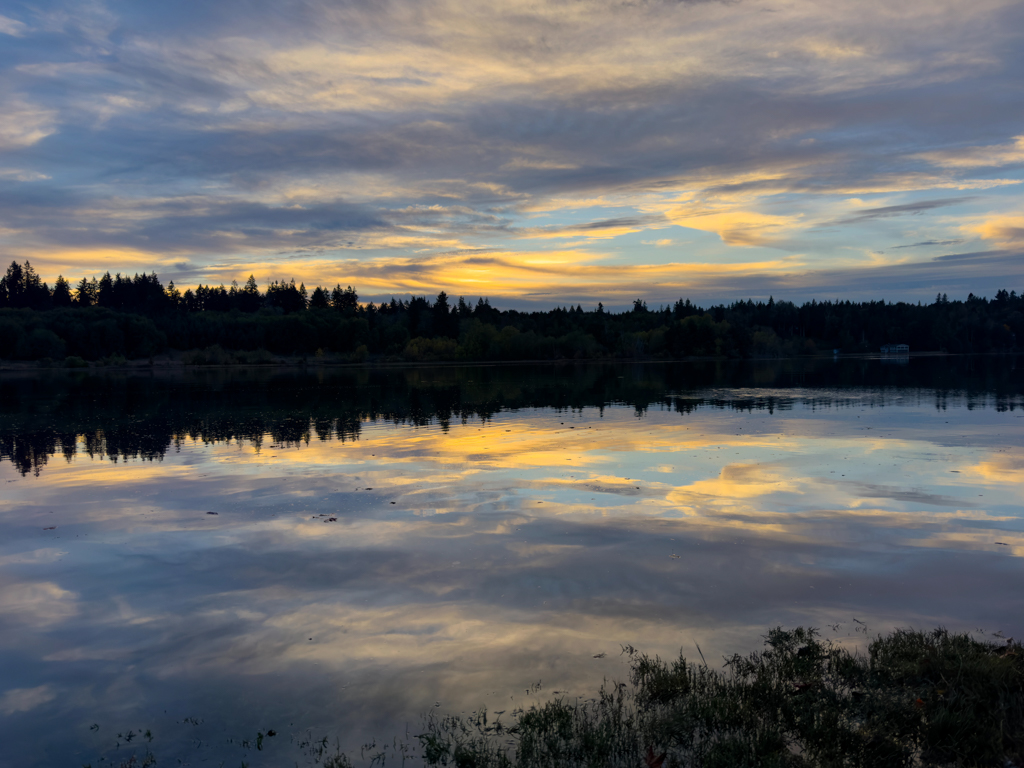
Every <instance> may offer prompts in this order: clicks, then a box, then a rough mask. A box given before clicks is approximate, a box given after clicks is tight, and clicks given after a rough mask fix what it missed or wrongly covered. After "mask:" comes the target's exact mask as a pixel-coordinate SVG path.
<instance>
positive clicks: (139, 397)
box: [0, 359, 1024, 766]
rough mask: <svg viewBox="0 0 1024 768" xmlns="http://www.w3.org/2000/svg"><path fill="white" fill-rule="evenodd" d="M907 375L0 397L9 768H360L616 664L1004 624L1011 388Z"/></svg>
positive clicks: (1011, 576) (3, 669)
mask: <svg viewBox="0 0 1024 768" xmlns="http://www.w3.org/2000/svg"><path fill="white" fill-rule="evenodd" d="M830 362H831V361H830ZM918 362H919V361H918V360H916V359H915V360H912V361H911V364H910V365H909V366H900V367H899V368H898V369H897V368H896V367H887V368H885V369H882V366H881V365H877V366H875V368H877V369H878V370H877V371H876V370H874V369H872V368H871V366H870V365H866V366H862V367H861V369H860V371H861V373H859V374H858V376H859V379H857V380H859V381H861V384H854V383H853V380H854V379H855V378H856V377H854V376H853V374H851V373H850V372H849V371H845V372H844V371H840V372H839V373H838V374H836V376H838V377H839V379H841V380H827V377H826V376H825V374H822V373H817V372H815V371H814V370H812V371H810V373H809V372H808V371H807V370H800V369H798V368H796V367H792V368H790V369H789V371H788V373H787V372H786V369H785V366H780V367H779V368H778V369H774V373H773V374H771V372H770V371H768V372H766V371H764V370H760V369H754V370H753V371H748V373H750V376H749V377H748V378H747V379H743V377H742V376H740V375H739V374H736V373H735V372H730V371H728V370H726V369H719V370H718V371H717V372H714V373H713V375H711V374H708V375H707V376H705V379H703V380H701V379H700V376H701V375H704V374H700V370H704V369H700V370H698V372H697V373H694V372H693V371H688V370H687V369H686V368H685V367H674V368H669V367H662V369H661V370H660V372H659V371H658V370H657V368H656V367H654V366H640V367H638V368H625V369H624V368H621V367H619V368H616V367H614V366H605V367H601V368H598V369H589V368H569V369H561V370H555V369H530V370H526V371H519V372H518V373H519V377H518V378H517V373H516V369H512V368H502V369H486V368H465V369H441V370H434V371H431V370H423V369H421V370H416V371H397V372H385V373H372V372H366V371H361V372H346V373H337V374H327V373H322V372H321V373H317V372H311V373H309V374H287V375H284V374H244V375H241V376H239V375H238V374H230V375H225V374H219V375H216V376H213V377H212V378H211V379H208V378H206V377H204V376H195V377H188V378H184V379H181V380H173V379H172V380H161V379H158V378H153V379H143V380H138V381H136V380H133V379H130V378H125V377H116V376H115V377H85V378H81V379H75V380H72V381H64V380H50V381H46V382H39V381H35V382H32V383H31V386H30V385H27V384H26V383H25V382H24V381H20V380H15V381H6V382H4V383H3V385H2V387H4V390H3V391H4V393H5V394H11V393H13V394H14V395H16V397H17V400H16V402H17V407H14V406H12V405H11V403H12V402H14V401H12V400H9V399H6V397H5V399H4V408H5V409H6V410H5V412H4V417H3V422H2V425H3V428H2V430H0V433H2V436H3V440H4V441H6V442H4V443H3V445H4V450H5V451H6V453H5V456H6V457H9V458H10V459H11V461H9V462H3V463H0V482H3V486H2V487H3V488H4V491H5V493H4V494H3V496H2V497H0V529H2V531H3V536H2V537H0V542H2V543H0V578H2V579H3V588H2V590H0V648H2V649H3V653H2V654H0V679H2V680H3V681H4V689H3V690H0V730H2V731H3V732H4V733H5V734H7V735H8V736H7V737H5V738H4V743H5V744H13V747H12V748H11V749H10V751H9V752H8V753H7V754H5V755H3V756H0V765H8V764H9V765H12V766H13V765H32V764H39V765H43V764H48V763H55V762H59V763H65V762H67V759H68V756H69V755H73V756H74V755H76V753H77V756H78V757H81V758H82V760H83V762H84V761H86V760H88V759H91V757H92V753H91V752H90V750H91V749H93V748H94V745H93V744H92V742H90V739H92V738H99V737H98V736H94V734H92V733H91V732H90V731H89V726H90V725H91V724H92V723H93V722H100V723H101V724H102V725H101V727H102V728H127V727H139V726H144V727H149V728H153V729H154V730H156V732H157V733H158V735H159V736H160V737H161V739H162V740H163V742H162V743H164V744H166V745H167V746H166V749H167V750H168V752H169V753H173V754H176V755H186V757H187V755H189V754H191V755H196V754H199V753H197V752H195V750H196V749H197V747H196V745H195V741H196V739H198V740H199V741H200V742H202V743H203V744H205V746H203V747H202V748H201V754H202V755H203V756H205V757H208V758H209V759H214V758H217V759H220V758H222V757H223V758H225V759H228V758H230V759H232V760H235V759H236V758H237V757H238V756H239V755H240V753H239V752H238V749H239V748H238V746H237V745H232V744H228V742H227V739H229V738H231V737H234V736H242V735H246V734H249V735H252V734H254V733H255V731H256V729H258V728H262V729H266V728H275V729H276V730H277V731H278V732H280V733H281V734H283V735H284V734H294V733H298V732H299V731H300V730H302V729H304V728H312V729H314V730H315V731H317V732H320V731H321V730H322V731H324V732H328V731H330V732H332V733H336V734H337V735H338V736H339V738H341V739H342V740H344V741H345V742H346V746H348V747H356V748H358V746H359V744H361V743H362V742H363V740H365V738H366V737H367V736H370V735H378V736H381V735H385V736H390V735H393V734H396V733H401V732H402V731H404V729H405V725H406V723H410V725H411V727H412V728H413V732H415V725H416V723H417V721H418V716H419V714H420V713H422V712H424V711H426V710H428V709H431V708H434V707H435V704H440V707H438V708H437V709H439V710H441V711H459V710H461V709H465V708H467V707H472V706H477V705H480V704H486V705H488V706H489V707H490V709H491V710H492V711H493V710H498V709H504V708H507V707H508V706H509V705H510V704H517V703H522V702H523V701H526V700H529V699H530V695H528V694H527V693H526V688H527V687H528V686H529V685H530V684H531V683H534V682H536V681H537V680H543V681H544V686H545V687H544V690H543V691H541V692H540V694H539V695H541V696H544V695H549V694H550V693H551V692H553V691H556V690H557V691H568V692H570V693H589V692H590V691H592V690H593V688H594V686H595V685H596V684H598V683H599V682H600V679H601V678H602V676H604V675H608V676H610V677H614V676H616V675H620V674H621V673H622V670H623V667H622V662H621V659H620V658H619V656H618V651H619V645H620V644H623V643H631V644H633V645H635V646H637V647H641V648H644V649H647V650H650V651H653V652H660V653H663V654H674V653H675V652H677V651H678V649H679V648H680V647H683V648H684V650H685V651H686V652H687V653H691V654H692V653H695V651H694V650H693V644H694V642H699V643H700V645H701V648H702V649H703V650H704V652H705V655H706V656H708V658H709V660H710V659H712V658H713V657H714V656H713V655H714V654H723V653H727V652H732V651H745V650H748V649H749V648H751V647H752V646H753V645H754V644H756V642H757V636H758V635H759V633H761V632H762V631H763V630H764V629H765V628H766V627H767V626H769V625H776V624H780V623H782V624H795V623H812V624H815V625H817V626H825V625H827V624H831V623H835V622H838V623H841V624H842V627H840V628H839V629H837V630H835V631H834V634H836V636H839V637H848V638H849V639H850V641H851V642H861V643H863V642H864V636H863V635H861V634H857V633H856V632H855V631H854V630H855V629H856V628H857V627H858V626H859V625H857V624H855V623H854V622H853V619H854V618H856V619H858V620H860V621H863V622H866V623H868V625H869V626H870V627H871V629H872V630H873V631H874V630H878V631H882V630H884V629H886V628H888V627H890V626H892V625H896V624H899V625H906V624H915V625H917V626H929V625H935V624H937V623H942V624H946V625H948V626H950V627H955V628H968V629H974V628H975V627H981V628H984V629H987V630H989V631H995V630H1003V631H1005V632H1007V633H1008V634H1013V633H1015V632H1021V631H1024V626H1020V622H1021V619H1020V617H1021V616H1022V615H1024V612H1022V610H1021V609H1022V608H1024V604H1022V603H1024V599H1022V598H1021V595H1020V589H1019V584H1020V582H1021V576H1022V575H1024V568H1022V563H1024V560H1021V555H1024V524H1022V514H1021V513H1022V508H1021V504H1020V494H1019V487H1020V481H1021V479H1022V475H1024V421H1022V419H1021V417H1022V416H1024V412H1022V411H1021V410H1020V403H1021V392H1020V390H1019V386H1020V385H1019V384H1017V383H1016V379H1014V378H1012V377H1011V378H1006V377H1003V376H1002V374H1001V373H1000V371H1001V370H1002V369H1001V368H999V367H998V366H996V365H994V364H993V362H992V359H988V360H987V361H986V360H982V361H980V362H978V361H975V362H976V367H975V368H972V369H971V370H973V371H974V373H973V374H972V375H971V376H965V377H964V378H963V380H962V381H960V382H959V386H954V384H956V383H957V382H955V381H954V380H952V379H951V378H949V377H948V376H947V378H946V382H947V386H946V388H944V389H936V388H935V387H924V386H911V385H908V386H905V387H899V386H895V385H894V384H893V383H892V382H889V381H888V380H887V378H886V377H888V376H890V375H894V374H892V373H891V372H892V371H895V375H899V376H907V377H911V378H912V380H914V381H917V380H916V379H913V377H915V376H919V377H923V374H920V372H919V371H916V370H915V366H916V365H917V363H918ZM961 362H963V361H961ZM858 364H859V363H858ZM963 364H964V365H966V363H963ZM1003 365H1004V367H1007V368H1008V367H1009V365H1007V364H1006V361H1003ZM722 370H726V373H722ZM879 371H880V372H879ZM979 371H980V372H979ZM706 373H707V372H706V370H705V374H706ZM947 373H948V372H947ZM755 374H756V375H755ZM769 374H771V375H769ZM944 375H945V374H944ZM972 376H973V378H972ZM620 377H621V378H620ZM730 377H731V378H730ZM787 377H788V378H787ZM809 377H810V378H812V379H815V377H817V379H815V380H821V381H819V383H820V384H821V386H820V387H814V386H808V381H807V379H808V378H809ZM873 377H875V378H873ZM822 379H824V380H822ZM702 381H703V383H701V382H702ZM758 381H760V382H761V383H764V384H765V386H755V385H756V384H757V382H758ZM971 382H973V384H972V383H971ZM730 384H732V385H733V386H730ZM786 384H789V385H790V386H786ZM1015 387H1016V388H1015ZM229 406H230V407H229ZM442 417H443V418H442ZM318 425H319V426H318ZM338 425H341V427H340V428H339V426H338ZM97 435H98V437H97ZM339 435H340V438H343V439H339ZM47 436H49V437H47ZM47 439H50V440H52V441H53V442H52V446H53V447H54V448H53V449H51V448H50V447H48V445H51V444H48V443H46V442H45V440H47ZM90 441H91V442H90ZM18 446H28V447H27V448H25V449H24V450H22V452H21V453H18V450H20V449H19V448H18ZM54 451H56V453H57V454H61V453H63V454H64V455H66V456H68V457H70V460H68V461H64V460H60V461H50V462H49V463H46V461H45V459H46V457H48V456H51V455H53V453H54ZM111 459H116V461H114V460H111ZM213 513H215V514H213ZM602 653H604V654H607V655H606V656H604V657H600V658H595V657H596V656H600V654H602ZM531 695H533V694H531ZM513 697H514V698H513ZM185 717H190V718H191V717H195V718H197V719H198V720H202V721H203V723H202V725H198V726H196V725H191V724H184V723H183V719H184V718H185ZM250 731H251V733H250ZM43 734H47V736H46V738H43ZM271 747H272V748H271ZM189 750H193V751H192V752H190V751H189ZM268 750H269V751H268V752H263V753H260V754H259V755H257V756H256V760H255V762H254V763H253V764H254V765H259V764H261V763H260V762H259V760H260V759H267V760H268V761H269V762H267V763H266V764H277V763H275V762H274V761H275V760H276V761H278V762H280V761H281V760H282V759H285V760H288V761H293V760H294V759H296V755H295V754H293V752H294V750H295V747H294V745H290V744H287V743H286V742H285V740H284V739H283V738H282V739H281V741H280V742H276V743H275V744H273V745H271V746H268ZM274 750H276V752H275V751H274ZM289 750H292V752H289ZM252 758H253V756H249V757H247V758H246V759H247V760H250V759H252ZM75 759H77V757H76V758H75ZM4 760H6V761H7V762H6V763H4V762H3V761H4Z"/></svg>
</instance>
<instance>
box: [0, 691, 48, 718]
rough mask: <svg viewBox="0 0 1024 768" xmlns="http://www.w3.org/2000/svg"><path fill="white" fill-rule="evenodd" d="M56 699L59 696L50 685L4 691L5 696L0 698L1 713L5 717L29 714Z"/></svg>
mask: <svg viewBox="0 0 1024 768" xmlns="http://www.w3.org/2000/svg"><path fill="white" fill-rule="evenodd" d="M55 698H57V694H56V692H55V691H54V690H53V688H52V687H51V686H49V685H40V686H37V687H35V688H11V689H9V690H7V691H4V694H3V696H0V712H2V713H3V714H5V715H13V714H14V713H16V712H29V711H30V710H33V709H35V708H36V707H39V706H42V705H43V704H46V703H47V702H48V701H53V700H54V699H55Z"/></svg>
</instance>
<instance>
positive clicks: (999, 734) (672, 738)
mask: <svg viewBox="0 0 1024 768" xmlns="http://www.w3.org/2000/svg"><path fill="white" fill-rule="evenodd" d="M624 650H625V651H626V652H628V653H629V654H630V656H631V668H630V669H631V671H630V679H629V682H628V683H619V684H614V683H613V684H609V683H607V682H606V683H605V685H604V686H603V687H602V688H601V690H600V692H599V693H598V696H597V697H596V698H594V699H591V700H588V701H585V702H579V701H568V700H564V699H556V700H554V701H551V702H549V703H547V704H545V705H544V706H541V707H534V708H531V709H527V710H518V711H516V712H514V713H512V719H511V721H509V722H508V723H503V722H501V720H500V719H498V720H495V719H493V718H491V717H489V716H488V713H487V712H486V711H485V710H481V711H480V712H476V713H473V714H472V715H471V716H469V717H466V718H462V717H453V716H448V717H431V718H429V719H428V720H427V722H426V727H425V730H424V732H423V733H422V734H420V735H419V737H418V739H419V741H420V745H421V748H422V750H423V760H424V762H425V763H426V764H427V765H429V766H453V768H542V767H543V768H548V767H550V768H555V767H556V766H558V767H561V766H581V767H583V766H586V767H587V768H614V767H616V766H623V767H624V768H625V767H626V766H628V768H638V767H641V768H643V767H645V766H646V767H648V768H673V767H675V766H686V767H687V768H691V767H692V768H744V767H747V766H749V767H750V768H754V767H755V766H756V767H757V768H773V767H777V768H811V767H812V766H813V767H819V766H820V767H821V768H832V767H833V766H834V767H836V768H839V767H842V768H855V767H859V766H864V767H865V768H866V767H868V766H871V767H872V768H875V767H877V766H1024V649H1022V646H1021V644H1020V643H1013V642H1009V641H1008V642H1007V643H1006V644H1005V645H1002V644H997V643H992V642H985V641H979V640H976V639H974V638H972V637H971V636H970V635H967V634H955V633H951V632H948V631H946V630H944V629H936V630H934V631H931V632H919V631H912V630H896V631H894V632H892V633H890V634H889V635H886V636H881V637H878V638H877V639H876V640H874V641H873V642H872V643H871V644H870V645H869V648H868V653H867V655H866V656H864V655H859V654H854V653H851V652H849V651H848V650H846V649H845V648H842V647H840V646H838V645H836V644H834V643H832V642H831V641H827V640H822V639H820V637H819V636H818V634H817V632H816V631H815V630H813V629H801V628H798V629H794V630H783V629H781V628H780V629H773V630H771V631H770V632H769V633H768V634H767V636H766V637H765V646H764V650H762V651H759V652H755V653H751V654H749V655H748V656H739V655H737V656H733V657H732V658H731V659H728V660H727V662H726V665H725V668H724V669H723V670H721V671H719V670H713V669H711V668H709V667H708V666H707V665H706V664H694V663H690V662H687V660H686V659H685V658H683V657H682V656H680V658H679V659H677V660H675V661H672V662H671V663H670V662H666V661H663V660H661V659H659V658H657V657H655V658H651V657H649V656H647V655H645V654H642V653H639V652H637V651H635V650H634V649H632V648H628V649H624Z"/></svg>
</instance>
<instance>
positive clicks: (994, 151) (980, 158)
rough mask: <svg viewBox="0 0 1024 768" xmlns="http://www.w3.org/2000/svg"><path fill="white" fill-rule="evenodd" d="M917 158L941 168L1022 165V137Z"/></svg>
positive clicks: (1023, 138) (938, 151)
mask: <svg viewBox="0 0 1024 768" xmlns="http://www.w3.org/2000/svg"><path fill="white" fill-rule="evenodd" d="M918 157H920V158H922V159H923V160H927V161H928V162H929V163H932V164H933V165H938V166H941V167H943V168H985V167H988V168H992V167H997V166H1003V165H1017V164H1021V163H1024V136H1014V137H1013V142H1012V143H1009V144H993V145H989V146H981V147H963V148H955V149H940V150H934V151H931V152H921V153H919V154H918Z"/></svg>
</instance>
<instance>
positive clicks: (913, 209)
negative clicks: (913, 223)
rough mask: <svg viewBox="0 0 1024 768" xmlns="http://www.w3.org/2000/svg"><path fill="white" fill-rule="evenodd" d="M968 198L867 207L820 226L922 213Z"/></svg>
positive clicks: (955, 203)
mask: <svg viewBox="0 0 1024 768" xmlns="http://www.w3.org/2000/svg"><path fill="white" fill-rule="evenodd" d="M970 199H971V198H970V197H949V198H945V199H943V200H919V201H917V202H913V203H904V204H903V205H886V206H883V207H881V208H868V209H866V210H864V211H861V212H860V213H858V214H857V215H855V216H849V217H847V218H844V219H838V220H836V221H832V222H827V223H825V224H822V225H821V226H837V225H843V224H863V223H864V222H867V221H873V220H875V219H888V218H891V217H893V216H902V215H904V214H912V215H913V214H919V213H924V212H925V211H931V210H935V209H936V208H946V207H948V206H951V205H960V204H961V203H964V202H967V201H968V200H970Z"/></svg>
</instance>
